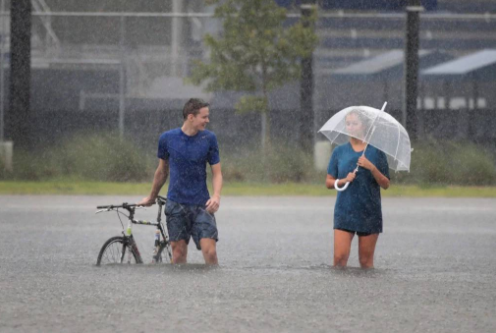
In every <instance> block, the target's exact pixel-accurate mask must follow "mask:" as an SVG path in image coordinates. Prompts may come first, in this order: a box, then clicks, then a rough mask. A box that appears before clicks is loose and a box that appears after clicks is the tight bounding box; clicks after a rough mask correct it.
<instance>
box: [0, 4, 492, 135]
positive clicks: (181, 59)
mask: <svg viewBox="0 0 496 333" xmlns="http://www.w3.org/2000/svg"><path fill="white" fill-rule="evenodd" d="M33 15H34V22H33V37H32V48H33V52H32V57H33V59H32V67H33V72H32V76H33V80H32V91H33V95H32V103H31V105H32V114H33V124H32V127H33V131H34V132H36V133H38V134H37V135H39V136H40V138H46V139H47V140H48V142H51V141H54V140H56V139H57V137H63V136H65V135H70V133H71V132H72V131H74V130H77V129H81V130H82V129H85V128H86V129H94V128H102V129H106V130H108V129H115V130H121V131H126V132H127V131H129V132H131V133H132V137H134V138H136V140H138V141H148V140H151V139H152V138H153V140H155V139H156V137H157V136H158V134H159V133H160V132H161V131H163V130H166V129H168V128H172V127H174V126H178V125H179V124H180V117H178V115H179V114H180V109H181V106H182V104H183V103H184V102H185V100H186V99H187V98H188V97H192V96H197V97H203V98H206V99H208V100H210V101H211V102H212V111H213V113H212V118H213V121H212V127H213V129H214V130H215V131H217V132H218V135H219V136H220V137H221V138H225V139H226V140H231V141H232V142H238V141H236V140H238V138H239V142H246V141H247V140H248V139H250V138H253V137H257V136H258V135H259V133H260V129H261V126H260V122H259V115H257V114H252V115H237V114H235V112H234V110H233V109H234V103H235V101H236V98H237V97H239V95H240V94H242V93H238V94H230V93H225V92H222V93H205V92H204V91H203V90H202V89H201V87H194V86H189V85H186V84H184V83H183V79H184V78H185V77H187V76H188V75H189V74H190V73H191V70H192V62H193V61H194V60H195V59H203V60H208V50H207V49H205V47H204V46H203V43H202V38H203V36H204V34H205V33H212V34H216V33H218V32H219V31H220V27H221V25H220V22H218V21H217V20H216V19H214V18H213V16H212V14H211V13H207V12H204V13H89V12H87V13H72V12H57V13H55V12H50V11H49V9H47V8H44V7H43V6H41V5H40V6H39V7H37V8H36V11H35V12H34V13H33ZM298 16H299V15H298V13H291V14H290V15H288V22H289V23H291V22H294V21H295V20H298ZM1 17H2V23H1V24H0V26H1V28H0V29H2V35H1V37H2V46H1V50H2V57H1V59H0V61H1V62H2V63H1V64H0V68H2V77H3V80H1V81H2V89H1V90H2V94H1V95H0V98H1V99H2V100H1V101H0V105H2V107H4V108H5V107H6V106H7V103H6V101H7V100H8V94H7V92H6V87H7V86H8V60H9V38H8V36H9V31H8V26H9V24H8V13H6V12H3V13H2V16H1ZM421 22H422V23H421V31H420V36H421V41H420V48H421V49H425V50H431V51H439V52H443V53H447V54H449V55H450V56H451V57H453V58H456V57H459V56H463V55H466V54H470V53H472V52H476V51H478V50H481V49H486V48H495V49H496V15H493V14H473V15H453V14H443V13H425V14H422V16H421ZM404 24H405V15H404V14H403V13H362V14H359V13H344V12H323V13H321V14H320V16H319V21H318V25H317V33H318V35H319V37H320V45H319V47H318V49H317V50H316V51H315V53H314V74H315V75H314V77H315V84H314V87H315V89H314V112H315V125H314V130H315V131H316V130H317V129H318V128H319V127H320V125H321V124H323V122H324V121H325V119H326V118H327V117H328V116H330V115H331V114H332V113H333V112H334V111H335V110H338V109H340V108H344V107H346V106H349V105H353V104H366V105H372V106H377V107H380V106H381V105H382V103H383V100H384V98H387V99H388V103H389V104H388V105H389V110H392V111H391V112H392V113H393V115H395V116H396V117H397V118H398V119H399V120H401V119H402V114H401V111H398V110H400V109H401V105H402V104H401V99H402V90H401V89H402V88H401V87H402V77H401V75H399V76H395V77H392V76H391V77H390V76H376V77H371V78H366V79H358V80H355V81H353V82H351V83H350V82H344V81H340V80H337V81H333V80H334V79H335V77H334V74H333V71H335V70H336V69H340V68H345V67H347V66H349V65H352V64H354V63H356V62H359V61H361V60H365V59H370V58H371V57H374V56H377V55H380V54H383V53H385V52H388V51H391V50H395V49H403V47H404V30H405V28H404ZM323 73H324V74H325V73H329V74H328V75H327V77H326V76H325V75H324V77H325V80H327V81H326V82H328V83H327V84H324V83H323V82H324V81H325V80H324V81H321V79H322V76H323ZM329 80H330V81H329ZM468 80H470V79H468ZM329 82H330V83H329ZM467 84H468V85H470V82H468V83H467V81H466V80H465V81H460V82H455V83H454V85H453V90H452V94H451V96H450V97H449V98H450V100H449V101H447V102H446V103H443V104H439V103H437V99H436V100H435V101H434V100H433V99H432V97H429V96H427V95H426V97H425V98H427V99H419V107H421V108H424V109H426V110H425V111H419V115H420V116H419V122H420V123H419V124H420V125H419V126H420V128H421V131H422V133H424V134H425V135H435V136H436V137H438V138H440V139H452V138H460V137H464V138H466V139H474V140H482V139H484V138H485V139H488V140H493V139H494V134H493V132H492V130H490V126H492V125H490V124H493V123H494V121H493V120H492V118H493V114H494V112H495V109H496V107H495V106H496V100H495V96H494V94H493V93H492V91H494V81H493V80H489V81H486V82H481V83H480V85H481V88H480V89H481V92H480V93H479V94H478V96H477V100H476V101H475V102H474V101H472V102H470V101H469V99H467V96H466V95H467V94H468V93H469V91H468V90H467V87H466V85H467ZM435 85H437V83H434V86H435ZM297 87H298V86H297V85H295V84H288V85H287V86H285V87H282V88H281V89H279V90H278V91H277V92H274V93H273V94H272V95H271V105H272V106H273V108H272V115H271V117H272V122H273V124H272V129H273V135H274V137H278V138H281V139H283V140H294V138H296V137H297V136H295V133H297V131H298V126H297V125H296V124H295V121H294V120H293V119H298V117H296V116H295V115H296V114H297V113H298V112H300V110H298V108H297V106H299V105H300V104H299V90H298V89H297ZM425 89H427V90H429V89H431V88H429V87H427V88H425ZM457 89H458V90H457ZM385 91H386V94H385ZM424 92H425V91H424ZM438 97H439V98H445V97H444V96H438ZM438 97H436V98H438ZM429 98H430V99H429ZM457 101H458V102H457ZM459 101H462V102H459ZM470 103H472V104H470ZM474 103H478V104H477V105H479V106H480V109H481V110H478V111H477V112H472V111H467V110H470V109H471V107H470V105H474ZM430 105H431V106H430ZM472 109H473V107H472ZM4 110H5V109H4ZM453 110H458V111H453ZM5 112H8V110H5V111H3V114H4V113H5ZM468 114H470V115H472V114H476V116H475V118H473V117H471V116H470V119H472V118H473V119H476V120H473V121H471V122H470V125H468V127H466V126H465V127H464V128H468V129H466V130H464V132H463V131H460V130H459V129H460V128H461V127H460V126H462V125H466V124H468V123H467V122H466V121H465V120H463V119H465V118H466V117H467V115H468ZM1 125H2V126H1V127H2V130H3V125H4V124H3V121H2V124H1ZM457 126H458V127H457ZM462 127H463V126H462ZM460 133H466V134H465V135H461V134H460ZM316 139H319V137H318V136H317V135H316ZM233 140H234V141H233Z"/></svg>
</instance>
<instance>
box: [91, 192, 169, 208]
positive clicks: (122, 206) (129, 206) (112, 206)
mask: <svg viewBox="0 0 496 333" xmlns="http://www.w3.org/2000/svg"><path fill="white" fill-rule="evenodd" d="M157 201H160V202H161V203H162V204H165V202H166V201H167V198H164V197H162V196H160V195H159V196H157ZM134 207H141V206H139V205H137V204H128V203H127V202H124V203H123V204H122V205H105V206H96V209H114V208H125V209H128V208H134Z"/></svg>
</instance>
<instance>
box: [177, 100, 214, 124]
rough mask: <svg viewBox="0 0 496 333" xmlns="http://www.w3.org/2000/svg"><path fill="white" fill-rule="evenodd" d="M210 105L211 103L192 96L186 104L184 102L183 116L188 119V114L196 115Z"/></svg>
mask: <svg viewBox="0 0 496 333" xmlns="http://www.w3.org/2000/svg"><path fill="white" fill-rule="evenodd" d="M209 105H210V104H208V103H206V102H204V101H203V100H201V99H199V98H190V100H189V101H187V102H186V104H184V108H183V118H184V119H187V118H188V115H190V114H192V115H193V116H196V115H197V114H198V113H200V109H202V108H204V107H207V106H209Z"/></svg>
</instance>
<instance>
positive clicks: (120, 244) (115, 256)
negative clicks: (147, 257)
mask: <svg viewBox="0 0 496 333" xmlns="http://www.w3.org/2000/svg"><path fill="white" fill-rule="evenodd" d="M140 263H141V260H140V257H139V255H138V254H137V253H135V252H134V251H133V249H132V247H131V244H130V243H129V241H128V240H127V239H126V238H124V237H122V236H116V237H112V238H110V239H109V240H107V241H106V242H105V244H103V246H102V249H101V250H100V253H99V254H98V259H97V261H96V265H97V266H101V265H122V264H140Z"/></svg>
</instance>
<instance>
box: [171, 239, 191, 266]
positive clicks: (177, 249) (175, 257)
mask: <svg viewBox="0 0 496 333" xmlns="http://www.w3.org/2000/svg"><path fill="white" fill-rule="evenodd" d="M171 246H172V262H173V263H174V264H185V263H186V258H187V257H188V244H186V241H185V240H184V239H181V240H179V241H177V242H171Z"/></svg>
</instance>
